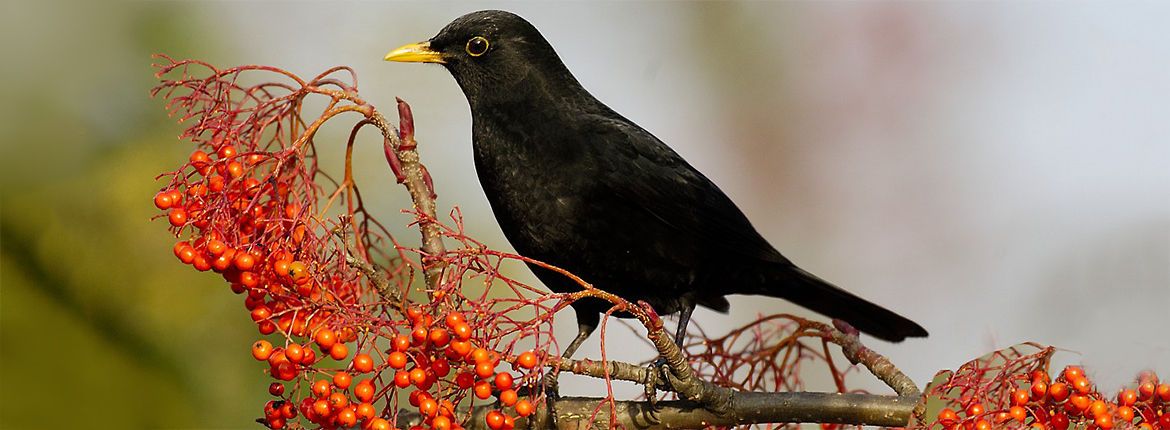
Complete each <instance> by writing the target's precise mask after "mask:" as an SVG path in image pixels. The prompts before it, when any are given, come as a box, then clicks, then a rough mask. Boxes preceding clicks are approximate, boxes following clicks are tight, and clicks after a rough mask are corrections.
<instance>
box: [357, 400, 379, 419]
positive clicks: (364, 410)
mask: <svg viewBox="0 0 1170 430" xmlns="http://www.w3.org/2000/svg"><path fill="white" fill-rule="evenodd" d="M354 412H355V413H357V416H358V418H361V419H363V420H369V419H371V418H374V415H377V414H378V411H377V409H374V405H371V404H369V403H365V402H363V403H361V404H358V406H357V409H355V410H354Z"/></svg>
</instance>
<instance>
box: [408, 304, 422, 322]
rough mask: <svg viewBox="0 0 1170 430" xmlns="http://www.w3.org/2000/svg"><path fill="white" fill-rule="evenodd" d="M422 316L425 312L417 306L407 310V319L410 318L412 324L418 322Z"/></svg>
mask: <svg viewBox="0 0 1170 430" xmlns="http://www.w3.org/2000/svg"><path fill="white" fill-rule="evenodd" d="M422 316H423V311H422V309H419V308H418V307H417V306H411V307H409V308H406V317H407V318H409V319H410V321H411V322H417V321H418V320H419V319H420V318H422Z"/></svg>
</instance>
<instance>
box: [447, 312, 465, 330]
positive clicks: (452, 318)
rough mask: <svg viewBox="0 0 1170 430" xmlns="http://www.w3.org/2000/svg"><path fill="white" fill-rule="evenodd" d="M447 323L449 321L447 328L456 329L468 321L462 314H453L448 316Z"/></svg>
mask: <svg viewBox="0 0 1170 430" xmlns="http://www.w3.org/2000/svg"><path fill="white" fill-rule="evenodd" d="M446 321H447V327H452V328H454V327H455V326H457V325H459V324H461V323H464V322H467V319H466V318H463V314H461V313H459V312H451V313H448V314H447V318H446Z"/></svg>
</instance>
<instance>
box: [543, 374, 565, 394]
mask: <svg viewBox="0 0 1170 430" xmlns="http://www.w3.org/2000/svg"><path fill="white" fill-rule="evenodd" d="M558 376H560V372H557V371H556V370H553V371H550V372H548V373H545V374H544V377H543V378H540V386H541V388H542V389H543V390H544V395H545V396H546V397H547V398H548V399H550V400H556V399H558V398H560V396H561V395H560V391H559V390H560V385H559V383H558V382H557V377H558Z"/></svg>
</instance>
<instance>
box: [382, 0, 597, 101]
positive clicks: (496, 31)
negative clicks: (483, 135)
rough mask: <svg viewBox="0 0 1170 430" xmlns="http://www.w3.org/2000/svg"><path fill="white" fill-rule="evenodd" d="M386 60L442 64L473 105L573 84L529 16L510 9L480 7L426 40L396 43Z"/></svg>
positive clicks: (559, 60)
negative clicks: (480, 9)
mask: <svg viewBox="0 0 1170 430" xmlns="http://www.w3.org/2000/svg"><path fill="white" fill-rule="evenodd" d="M385 59H386V61H399V62H410V63H438V64H442V65H443V66H444V67H446V68H447V70H448V71H450V72H451V75H452V76H454V77H455V81H457V82H458V83H459V86H460V87H461V88H462V89H463V93H464V94H465V95H466V96H467V98H468V99H469V101H471V103H472V104H476V101H477V100H480V99H485V98H495V97H509V95H511V96H513V97H514V96H516V90H517V89H518V88H524V89H525V91H521V92H528V91H529V90H533V89H543V91H545V92H549V93H554V92H557V91H558V90H563V89H566V88H558V87H578V84H577V81H576V79H574V78H573V76H572V74H570V73H569V71H568V69H566V68H565V65H564V63H562V62H561V59H560V57H558V56H557V54H556V51H554V50H553V48H552V46H551V45H549V43H548V41H546V40H545V39H544V36H541V34H540V32H539V31H537V30H536V27H533V26H532V24H530V23H529V22H528V21H526V20H524V18H521V17H519V16H517V15H515V14H513V13H510V12H504V11H499V10H484V11H479V12H472V13H469V14H467V15H463V16H461V17H459V18H457V19H455V21H452V22H451V23H450V24H447V26H446V27H443V29H442V30H440V31H439V34H436V35H435V37H432V38H431V39H430V40H427V41H424V42H419V43H411V44H407V45H404V46H401V47H399V48H397V49H395V50H393V51H390V53H389V54H386V57H385Z"/></svg>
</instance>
